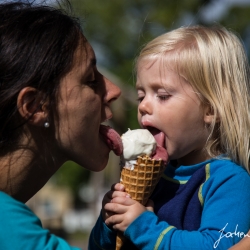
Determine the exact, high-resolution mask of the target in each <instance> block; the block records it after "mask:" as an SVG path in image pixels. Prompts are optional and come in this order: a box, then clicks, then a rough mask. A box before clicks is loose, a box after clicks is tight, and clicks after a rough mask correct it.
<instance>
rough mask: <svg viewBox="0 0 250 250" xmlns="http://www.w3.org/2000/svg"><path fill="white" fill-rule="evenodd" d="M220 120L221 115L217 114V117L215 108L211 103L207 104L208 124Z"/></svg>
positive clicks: (206, 117) (205, 111)
mask: <svg viewBox="0 0 250 250" xmlns="http://www.w3.org/2000/svg"><path fill="white" fill-rule="evenodd" d="M214 120H215V122H216V123H217V122H219V121H220V117H219V115H218V114H217V116H216V117H215V113H214V109H213V107H212V106H211V105H206V106H205V108H204V122H205V123H206V124H211V123H212V122H214Z"/></svg>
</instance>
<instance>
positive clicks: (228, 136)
mask: <svg viewBox="0 0 250 250" xmlns="http://www.w3.org/2000/svg"><path fill="white" fill-rule="evenodd" d="M159 57H160V58H161V60H162V62H163V66H166V67H171V68H172V69H174V70H176V71H177V73H178V74H179V75H181V76H182V77H184V78H185V79H186V80H187V81H188V82H189V83H190V84H191V86H192V87H193V88H194V90H195V91H197V94H198V96H199V97H200V99H201V102H202V104H204V105H207V104H208V105H210V108H211V112H213V113H214V121H213V123H212V124H211V126H210V129H211V136H210V137H209V138H208V141H207V144H206V150H207V152H208V153H209V155H210V156H211V157H214V156H218V155H219V154H225V155H227V156H229V157H230V158H231V159H232V160H233V161H235V162H236V163H238V164H240V165H241V166H244V167H245V168H246V169H247V170H248V171H249V151H250V150H249V142H250V140H249V139H250V110H249V94H250V89H249V84H250V83H249V79H250V77H249V65H248V60H247V58H246V55H245V51H244V49H243V46H242V43H241V41H240V40H239V38H238V37H237V36H236V35H235V34H233V33H232V32H230V31H228V30H226V29H225V28H223V27H217V26H216V27H203V26H193V27H182V28H179V29H176V30H173V31H171V32H168V33H166V34H163V35H161V36H159V37H157V38H155V39H154V40H152V41H151V42H149V43H148V44H147V45H146V46H145V47H144V48H143V49H142V50H141V52H140V55H139V57H138V58H137V65H138V62H140V60H142V59H144V58H147V59H148V58H149V59H150V58H152V59H156V58H159ZM190 112H192V111H191V110H190ZM217 121H219V122H217Z"/></svg>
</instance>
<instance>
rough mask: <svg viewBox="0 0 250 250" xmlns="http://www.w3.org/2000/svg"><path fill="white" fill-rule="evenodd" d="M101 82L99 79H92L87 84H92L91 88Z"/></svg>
mask: <svg viewBox="0 0 250 250" xmlns="http://www.w3.org/2000/svg"><path fill="white" fill-rule="evenodd" d="M98 84H99V82H98V80H96V79H95V80H91V81H87V85H88V86H90V87H91V88H94V87H97V85H98Z"/></svg>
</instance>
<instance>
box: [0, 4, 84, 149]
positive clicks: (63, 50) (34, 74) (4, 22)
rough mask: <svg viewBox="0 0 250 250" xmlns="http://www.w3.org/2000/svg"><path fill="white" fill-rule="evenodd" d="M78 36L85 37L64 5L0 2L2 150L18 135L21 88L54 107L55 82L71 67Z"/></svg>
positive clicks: (14, 141) (16, 139)
mask: <svg viewBox="0 0 250 250" xmlns="http://www.w3.org/2000/svg"><path fill="white" fill-rule="evenodd" d="M81 41H82V42H83V43H85V41H86V39H85V38H84V36H83V34H82V30H81V27H80V23H79V21H78V19H76V18H74V17H71V16H69V15H68V14H66V13H65V12H64V11H63V10H59V9H55V8H52V7H49V6H41V5H34V4H32V3H23V2H12V3H5V4H0V121H1V122H0V150H2V149H3V148H5V147H9V146H11V145H13V144H14V143H16V142H17V141H18V140H19V138H20V135H21V132H22V131H21V129H20V127H21V126H22V123H21V122H20V117H19V114H18V108H17V96H18V94H19V92H20V90H21V89H23V88H24V87H26V86H31V87H34V88H36V89H38V90H39V91H40V92H41V93H43V95H44V96H45V97H46V99H47V100H48V101H49V105H50V107H51V108H52V107H54V106H55V104H56V103H55V101H56V92H57V88H58V86H59V82H60V80H61V79H62V77H63V76H65V75H66V74H67V73H68V72H69V71H70V70H71V68H72V66H73V57H74V53H75V51H76V49H77V47H78V45H79V44H80V42H81ZM5 149H6V148H5Z"/></svg>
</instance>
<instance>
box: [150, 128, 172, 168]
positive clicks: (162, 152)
mask: <svg viewBox="0 0 250 250" xmlns="http://www.w3.org/2000/svg"><path fill="white" fill-rule="evenodd" d="M145 128H146V129H147V130H149V132H150V133H151V134H152V135H153V136H154V138H155V140H156V142H157V148H156V151H155V154H154V155H153V159H162V160H163V161H165V162H166V163H167V162H168V153H167V150H166V146H165V134H164V133H163V132H162V131H160V130H159V129H157V128H154V127H150V126H147V127H145Z"/></svg>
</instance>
